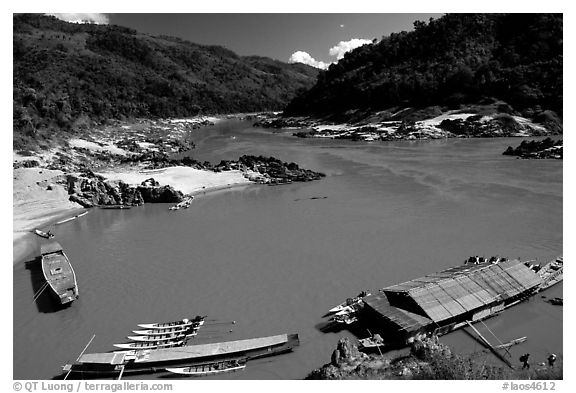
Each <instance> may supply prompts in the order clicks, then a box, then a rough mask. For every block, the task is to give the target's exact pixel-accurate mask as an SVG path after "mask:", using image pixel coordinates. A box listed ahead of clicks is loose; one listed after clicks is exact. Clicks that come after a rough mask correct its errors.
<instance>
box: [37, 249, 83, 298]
mask: <svg viewBox="0 0 576 393" xmlns="http://www.w3.org/2000/svg"><path fill="white" fill-rule="evenodd" d="M40 253H41V256H42V259H41V260H42V274H43V275H44V278H45V279H46V282H47V283H48V286H50V289H51V290H52V293H53V295H54V296H55V297H56V299H57V300H58V301H59V302H60V304H69V303H71V302H73V301H74V300H76V299H78V283H77V282H76V273H74V269H73V268H72V265H71V264H70V261H69V260H68V257H67V256H66V254H64V251H63V250H62V246H61V245H60V244H59V243H58V242H56V241H50V242H46V243H45V244H42V245H41V246H40Z"/></svg>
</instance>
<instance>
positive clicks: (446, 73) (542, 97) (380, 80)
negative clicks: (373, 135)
mask: <svg viewBox="0 0 576 393" xmlns="http://www.w3.org/2000/svg"><path fill="white" fill-rule="evenodd" d="M487 98H488V101H490V100H492V101H494V100H499V101H504V102H506V103H508V104H509V105H510V106H511V107H512V108H513V110H515V111H518V112H520V113H522V114H524V115H525V116H528V117H532V116H535V115H538V114H539V113H540V112H542V111H543V110H546V109H548V110H552V111H555V112H556V113H557V114H559V115H560V117H561V116H562V15H553V14H510V15H502V14H449V15H445V16H443V17H441V18H439V19H436V20H432V19H431V20H430V21H429V22H428V23H425V22H415V23H414V30H413V31H411V32H401V33H394V34H391V35H390V36H387V37H384V38H382V40H380V41H379V42H377V41H376V40H375V41H374V42H373V43H372V44H367V45H364V46H362V47H360V48H357V49H355V50H353V51H351V52H348V53H346V55H345V56H344V58H343V59H342V60H340V61H339V62H338V63H336V64H332V65H331V66H330V67H329V68H328V70H327V71H325V72H322V73H321V74H320V75H319V77H318V82H317V83H316V85H315V86H314V87H313V88H312V89H310V90H309V91H307V92H304V93H303V94H301V95H299V96H298V97H296V98H295V99H294V100H293V101H292V102H291V103H290V104H289V105H288V107H287V109H286V110H285V114H286V115H298V114H313V115H325V114H330V113H343V112H345V111H347V110H350V109H371V110H380V109H385V108H391V107H395V106H403V107H407V106H413V107H426V106H431V105H446V106H448V107H451V106H457V105H460V104H470V103H480V102H484V103H485V102H487Z"/></svg>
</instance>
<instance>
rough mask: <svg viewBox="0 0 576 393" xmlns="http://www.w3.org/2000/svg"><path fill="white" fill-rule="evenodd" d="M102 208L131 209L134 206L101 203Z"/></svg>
mask: <svg viewBox="0 0 576 393" xmlns="http://www.w3.org/2000/svg"><path fill="white" fill-rule="evenodd" d="M98 207H99V208H100V209H131V208H132V206H129V205H100V206H98Z"/></svg>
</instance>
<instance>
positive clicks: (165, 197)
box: [137, 186, 184, 203]
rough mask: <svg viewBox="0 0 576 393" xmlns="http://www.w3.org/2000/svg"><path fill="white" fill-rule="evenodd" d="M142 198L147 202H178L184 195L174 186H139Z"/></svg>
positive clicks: (138, 189)
mask: <svg viewBox="0 0 576 393" xmlns="http://www.w3.org/2000/svg"><path fill="white" fill-rule="evenodd" d="M137 191H139V192H140V194H141V196H142V200H143V201H144V202H145V203H178V202H182V201H183V200H184V195H183V194H182V192H180V191H176V190H175V189H174V188H173V187H172V186H161V187H144V186H138V187H137Z"/></svg>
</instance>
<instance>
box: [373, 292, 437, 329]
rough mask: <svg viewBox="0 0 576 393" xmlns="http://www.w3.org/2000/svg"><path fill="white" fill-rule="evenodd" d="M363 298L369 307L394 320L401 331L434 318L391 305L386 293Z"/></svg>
mask: <svg viewBox="0 0 576 393" xmlns="http://www.w3.org/2000/svg"><path fill="white" fill-rule="evenodd" d="M363 300H364V303H365V304H366V306H367V307H369V308H372V309H373V310H374V311H376V312H377V313H378V314H380V315H381V316H382V317H383V318H385V319H387V320H389V321H390V322H392V323H393V324H394V325H396V326H397V329H398V330H399V331H404V332H408V333H409V332H413V331H417V330H419V329H421V328H422V327H425V326H427V325H429V324H431V323H432V320H430V319H429V318H426V317H424V316H422V315H418V314H415V313H412V312H409V311H406V310H402V309H399V308H397V307H393V306H391V305H390V303H389V302H388V299H387V298H386V296H385V295H384V294H376V295H371V296H367V297H365V298H364V299H363Z"/></svg>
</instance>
